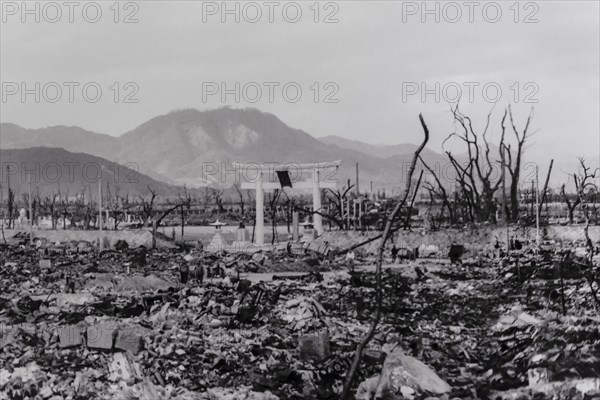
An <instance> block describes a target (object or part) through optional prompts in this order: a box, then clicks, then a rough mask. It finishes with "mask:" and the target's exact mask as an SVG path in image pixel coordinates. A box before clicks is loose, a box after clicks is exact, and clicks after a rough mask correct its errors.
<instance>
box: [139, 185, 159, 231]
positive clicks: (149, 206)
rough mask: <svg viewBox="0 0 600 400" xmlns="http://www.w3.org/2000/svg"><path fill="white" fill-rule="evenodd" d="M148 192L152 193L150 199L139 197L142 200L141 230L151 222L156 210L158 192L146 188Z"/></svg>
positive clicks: (148, 187)
mask: <svg viewBox="0 0 600 400" xmlns="http://www.w3.org/2000/svg"><path fill="white" fill-rule="evenodd" d="M146 188H147V189H148V192H150V199H147V198H146V197H143V196H142V195H139V198H140V206H141V207H142V224H141V226H140V229H142V228H144V227H146V224H147V223H148V221H149V220H150V217H151V216H152V211H153V209H154V200H156V192H155V191H154V190H152V188H151V187H150V186H146Z"/></svg>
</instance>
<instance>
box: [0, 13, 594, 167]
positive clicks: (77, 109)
mask: <svg viewBox="0 0 600 400" xmlns="http://www.w3.org/2000/svg"><path fill="white" fill-rule="evenodd" d="M43 4H44V3H39V4H38V5H37V6H36V3H34V2H31V3H28V7H29V9H31V10H34V12H33V14H23V9H22V6H21V2H2V26H1V57H0V59H1V62H0V71H1V80H2V84H3V87H2V90H3V93H2V96H3V98H2V104H1V107H2V110H1V120H2V122H13V123H16V124H19V125H22V126H24V127H27V128H38V127H45V126H51V125H77V126H80V127H83V128H85V129H88V130H92V131H95V132H100V133H106V134H110V135H120V134H123V133H125V132H127V131H129V130H131V129H134V128H135V127H136V126H138V125H139V124H141V123H143V122H145V121H146V120H148V119H150V118H152V117H155V116H157V115H161V114H165V113H167V112H169V111H171V110H174V109H181V108H197V109H212V108H216V107H220V106H223V105H231V106H232V107H255V108H258V109H260V110H263V111H267V112H271V113H273V114H275V115H277V116H278V117H279V118H281V119H282V120H283V121H284V122H285V123H287V124H288V125H290V126H292V127H295V128H300V129H303V130H305V131H306V132H308V133H310V134H311V135H313V136H325V135H339V136H343V137H346V138H350V139H358V140H364V141H367V142H370V143H381V144H397V143H403V142H418V141H419V140H420V139H421V131H420V126H419V123H418V113H420V112H422V113H423V114H424V116H425V119H426V121H427V122H428V124H429V125H430V129H431V133H432V143H431V148H432V149H434V150H439V148H440V143H441V142H442V140H443V139H444V138H445V137H446V136H447V135H448V133H450V132H451V131H452V129H453V124H452V119H451V117H450V114H449V105H448V103H447V101H452V100H453V99H455V97H456V87H460V88H462V90H463V92H462V100H461V104H462V105H463V109H464V110H465V112H466V113H468V114H469V115H472V116H473V119H474V121H475V124H476V127H483V123H484V122H485V115H486V114H487V113H488V112H489V110H490V109H491V108H492V106H493V105H494V100H497V102H496V103H495V104H496V105H495V109H494V116H495V117H496V118H495V119H494V120H493V125H492V129H493V131H492V134H498V132H499V119H500V118H501V115H502V113H503V110H504V108H505V107H506V106H507V105H508V104H509V103H513V106H512V107H513V110H514V111H515V114H516V116H517V124H518V125H519V126H522V125H523V124H524V121H525V118H526V115H527V114H528V113H529V112H530V110H531V107H532V106H533V107H534V108H535V117H534V120H533V124H532V130H535V131H536V134H535V136H534V138H533V139H532V142H531V143H532V144H533V146H531V152H530V154H532V155H535V157H536V158H538V159H542V160H543V159H544V158H550V156H551V155H554V154H557V155H558V154H562V155H563V156H564V155H566V154H571V155H576V154H585V155H587V156H597V155H598V153H599V152H600V142H599V141H600V138H599V132H600V126H599V110H600V104H599V103H600V99H599V97H600V56H599V52H600V43H599V40H600V39H599V38H600V31H599V26H600V22H599V18H600V9H599V4H600V3H599V2H598V1H578V2H577V1H538V2H520V3H518V4H517V6H516V7H515V5H514V2H512V1H506V2H505V1H502V2H497V3H493V4H490V3H486V2H482V3H474V5H473V6H469V5H465V3H464V2H462V1H461V2H457V3H453V5H452V6H445V3H436V2H428V3H427V5H428V8H429V9H430V10H434V11H433V13H430V14H425V13H424V11H425V10H423V8H422V2H400V1H396V2H393V1H337V2H329V3H326V2H321V3H319V5H318V7H315V5H314V2H313V1H304V2H297V3H293V4H291V5H290V4H288V3H286V2H273V5H272V6H271V5H268V4H266V3H265V2H256V3H253V4H252V6H246V7H245V8H244V5H245V3H236V2H233V1H229V2H227V4H228V7H229V8H230V9H234V7H236V4H237V7H239V14H238V16H239V18H240V21H239V22H236V21H235V17H236V15H235V13H234V14H225V15H223V13H222V11H223V9H222V3H221V2H199V1H198V2H192V1H180V2H177V1H169V2H166V1H164V2H163V1H151V2H150V1H144V2H141V1H140V2H137V3H128V4H126V3H121V4H120V7H119V13H118V15H117V14H116V12H115V11H116V9H115V8H114V6H112V5H113V2H112V1H110V2H98V3H97V4H99V8H100V9H101V11H102V15H101V17H99V18H96V8H95V5H91V6H89V5H88V6H87V8H85V11H84V9H83V8H84V5H85V3H79V4H78V5H77V6H75V7H74V8H73V9H72V10H70V9H69V8H68V7H67V6H64V5H62V4H63V3H62V2H58V3H54V4H58V6H59V7H54V6H47V7H46V8H43ZM111 6H112V7H113V8H111ZM297 6H298V7H297ZM35 7H38V10H39V15H38V17H39V19H40V21H39V22H36V21H35V18H36V15H35ZM284 7H285V9H284ZM435 7H438V10H439V13H437V15H436V12H435ZM470 7H472V8H470ZM58 9H60V11H61V13H62V15H61V16H60V17H59V16H58V14H57V10H58ZM298 9H300V10H301V12H302V15H301V16H300V17H299V21H298V22H296V23H293V22H292V21H293V20H295V19H297V18H296V15H297V14H296V13H297V10H298ZM317 9H318V11H319V12H318V15H317V13H316V10H317ZM257 10H260V12H261V13H262V16H261V17H260V18H258V17H257ZM498 10H500V11H501V15H498V14H497V12H498ZM69 11H72V18H73V22H72V23H71V22H69V18H70V16H69ZM458 12H460V13H461V15H459V14H458ZM269 14H271V15H269ZM436 17H437V18H439V22H436ZM115 18H116V19H117V20H118V22H117V23H115V21H114V19H115ZM223 18H225V22H223V21H222V19H223ZM270 18H272V19H273V22H270V21H269V19H270ZM315 18H316V19H317V22H315ZM423 18H424V19H425V21H424V22H423ZM23 19H25V21H24V22H23ZM94 19H99V21H98V22H96V23H92V22H89V21H93V20H94ZM125 19H129V20H136V19H137V21H138V22H134V23H124V20H125ZM256 19H259V20H258V22H255V23H252V21H253V20H256ZM470 19H472V20H473V21H472V22H471V21H470ZM515 19H516V22H515ZM52 20H58V22H56V23H52V22H51V21H52ZM325 20H327V21H329V22H330V23H325ZM336 20H337V22H336ZM452 21H455V22H452ZM494 21H496V22H494ZM526 21H527V22H528V23H527V22H526ZM36 82H40V89H39V92H38V93H39V94H40V97H41V98H40V102H39V103H36V102H35V95H34V94H28V95H26V96H25V102H23V99H22V98H21V94H22V93H21V90H22V89H23V87H22V85H21V84H22V83H25V85H26V87H27V88H28V89H32V90H33V91H34V92H35V90H36V89H35V83H36ZM49 82H56V83H57V84H50V85H48V83H49ZM65 82H76V83H77V84H78V85H79V86H72V87H73V102H72V103H71V102H70V101H69V86H67V85H68V84H65ZM115 82H117V83H118V86H119V91H118V93H117V91H116V87H115V86H113V84H114V83H115ZM129 82H131V83H133V84H129V85H128V86H127V83H129ZM211 82H214V83H216V86H215V85H214V84H213V83H211ZM236 82H239V84H240V90H239V91H238V94H239V96H240V99H239V102H237V101H236V99H235V95H234V93H229V94H227V96H226V98H225V101H224V102H223V101H222V99H221V93H220V92H217V93H214V92H215V91H217V90H219V91H220V88H218V86H220V85H221V83H224V85H226V87H227V88H229V89H231V90H232V91H233V92H235V83H236ZM253 82H254V83H253ZM268 82H276V83H278V86H272V87H273V98H272V100H273V101H272V102H271V101H270V100H271V99H269V86H267V85H269V83H268ZM315 82H316V85H315ZM265 83H266V84H265ZM436 83H437V84H438V85H439V86H438V88H439V91H437V95H439V99H436ZM86 84H88V86H87V90H88V92H87V95H88V98H87V99H86V98H84V94H83V93H82V87H83V86H84V85H86ZM286 84H288V85H287V92H286V93H283V86H284V85H286ZM270 85H275V84H270ZM56 86H60V87H62V94H61V95H60V97H58V95H57V92H56ZM244 86H246V91H245V92H244V91H243V87H244ZM257 86H260V87H261V88H262V94H260V95H258V93H257V92H256V87H257ZM484 86H485V87H486V88H487V93H484V90H483V87H484ZM44 87H46V89H45V91H44V89H43V88H44ZM97 87H100V89H101V90H102V96H101V97H100V98H99V100H98V101H97V102H96V103H92V102H91V101H92V100H94V97H95V90H96V88H97ZM298 87H299V88H300V89H301V90H302V95H301V96H300V97H299V100H298V101H297V102H293V100H295V98H296V97H297V96H296V89H297V88H298ZM469 87H471V88H472V93H469ZM215 88H217V89H215ZM317 88H318V91H317V90H316V89H317ZM423 88H425V89H428V90H430V93H429V94H427V95H426V96H425V98H424V99H423V98H422V96H421V94H422V93H421V90H422V89H423ZM444 88H445V90H444ZM497 88H500V89H501V91H502V93H501V95H498V94H497V92H496V90H497ZM16 90H17V92H15V91H16ZM286 94H287V96H288V97H285V95H286ZM115 96H116V100H117V103H115ZM315 96H317V98H316V100H317V101H316V102H315ZM57 97H58V99H57ZM256 99H257V100H258V101H256V102H252V101H253V100H256ZM52 100H54V101H56V102H55V103H51V102H50V101H52ZM126 100H137V101H138V102H137V103H128V102H126ZM326 100H334V101H335V100H337V103H331V102H326ZM423 100H424V101H423ZM531 101H537V103H532V102H531Z"/></svg>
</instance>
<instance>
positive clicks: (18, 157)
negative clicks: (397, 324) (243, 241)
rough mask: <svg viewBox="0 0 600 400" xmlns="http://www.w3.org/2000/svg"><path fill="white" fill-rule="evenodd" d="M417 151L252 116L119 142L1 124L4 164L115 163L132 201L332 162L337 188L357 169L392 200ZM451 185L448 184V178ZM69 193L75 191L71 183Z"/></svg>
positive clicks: (175, 115)
mask: <svg viewBox="0 0 600 400" xmlns="http://www.w3.org/2000/svg"><path fill="white" fill-rule="evenodd" d="M421 135H422V133H421V132H413V133H411V136H412V137H415V138H418V139H420V138H421V137H422V136H421ZM416 147H417V146H416V145H414V144H407V143H405V144H399V145H393V146H384V145H379V146H378V145H372V144H368V143H365V142H362V141H356V140H349V139H345V138H342V137H339V136H326V137H322V138H315V137H313V136H311V135H309V134H308V133H306V132H304V131H303V130H301V129H296V128H292V127H290V126H288V125H286V124H285V123H284V122H283V121H281V120H280V119H279V118H277V117H276V116H274V115H273V114H269V113H265V112H261V111H259V110H256V109H252V108H245V109H232V108H229V107H224V108H220V109H216V110H209V111H199V110H195V109H185V110H176V111H172V112H170V113H168V114H164V115H160V116H157V117H155V118H152V119H150V120H148V121H146V122H144V123H143V124H141V125H139V126H138V127H136V128H135V129H133V130H131V131H129V132H125V133H124V134H122V135H120V136H111V135H106V134H101V133H96V132H91V131H87V130H85V129H82V128H80V127H73V126H53V127H48V128H41V129H26V128H23V127H21V126H18V125H15V124H11V123H2V124H0V149H2V153H1V155H2V160H1V162H2V163H5V162H9V161H10V162H23V161H27V160H29V161H32V160H35V161H37V162H38V163H40V165H42V168H43V165H45V164H44V163H46V164H47V163H50V162H52V160H59V161H62V162H64V160H73V162H77V163H80V164H81V165H84V164H85V163H86V160H87V158H88V157H89V160H88V161H87V162H93V163H97V164H98V165H103V166H105V169H108V168H109V167H110V166H113V169H114V165H115V163H118V164H119V165H122V166H126V167H128V168H129V172H130V173H131V170H134V171H136V174H137V175H136V176H138V178H139V179H138V182H137V183H135V184H133V183H131V182H123V181H122V180H121V185H120V189H121V190H125V187H126V186H130V187H131V188H130V190H131V192H132V193H140V192H141V193H143V192H146V190H147V186H151V187H153V189H156V190H158V191H159V192H161V193H167V192H169V191H171V192H172V191H178V190H181V188H182V186H183V185H186V186H187V187H188V188H194V187H202V186H206V185H217V186H222V187H228V186H231V184H232V183H233V178H232V175H233V174H232V173H231V171H232V169H233V167H232V163H233V162H236V161H237V162H254V163H257V162H263V163H264V162H273V163H312V162H319V161H332V160H342V165H341V167H340V169H339V171H338V172H337V174H336V175H335V179H337V181H338V185H339V186H340V187H342V186H345V185H346V182H347V180H348V179H350V180H351V181H352V183H353V184H354V181H355V165H356V163H358V164H359V169H360V179H359V182H360V188H361V190H368V189H369V186H370V185H371V182H372V185H373V187H374V189H375V190H378V189H380V188H386V190H388V191H395V192H397V191H398V190H399V189H400V188H401V187H403V182H402V177H403V173H405V172H406V171H407V166H408V165H409V164H410V161H411V159H412V155H413V152H414V150H415V148H416ZM42 148H50V149H47V150H44V149H42ZM25 149H28V150H27V151H25ZM422 156H423V158H424V159H425V160H426V162H427V163H428V164H429V165H430V166H432V167H436V166H437V168H436V169H437V170H438V172H439V171H440V170H442V169H444V168H445V167H447V166H448V161H447V158H446V156H445V155H442V154H440V153H436V152H435V151H433V150H430V149H427V148H426V149H425V150H424V152H423V153H422ZM460 158H461V159H462V158H464V156H463V157H460ZM445 170H446V171H449V170H451V168H446V169H445ZM213 171H216V172H215V173H212V172H213ZM221 172H222V173H221ZM105 173H107V172H105ZM42 178H44V177H43V176H42ZM113 178H114V176H113V177H108V178H107V179H108V180H109V181H110V180H112V179H113ZM119 178H122V176H120V177H119ZM448 178H449V179H448V181H450V180H451V177H448ZM3 180H4V177H3ZM84 180H85V179H84ZM46 183H48V184H50V185H54V186H55V185H56V184H55V183H53V182H46ZM77 184H79V186H81V184H80V183H77ZM70 185H72V186H76V184H75V183H70ZM72 189H73V190H74V189H75V187H73V188H72Z"/></svg>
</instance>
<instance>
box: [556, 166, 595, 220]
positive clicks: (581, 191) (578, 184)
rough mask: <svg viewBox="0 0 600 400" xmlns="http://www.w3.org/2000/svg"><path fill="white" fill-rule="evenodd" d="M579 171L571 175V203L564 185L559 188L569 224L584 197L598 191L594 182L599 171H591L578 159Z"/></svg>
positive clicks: (585, 211)
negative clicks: (572, 185) (572, 193)
mask: <svg viewBox="0 0 600 400" xmlns="http://www.w3.org/2000/svg"><path fill="white" fill-rule="evenodd" d="M579 165H580V167H581V168H580V171H579V172H578V173H577V172H576V173H573V181H574V182H575V196H574V198H573V200H572V201H571V200H570V199H569V197H570V196H569V194H567V193H566V191H565V184H564V183H563V184H562V186H561V188H560V194H561V196H562V198H563V200H564V202H565V204H566V206H567V212H568V215H569V223H571V224H572V223H573V222H574V214H575V209H576V208H577V206H578V205H579V204H581V203H582V202H584V200H585V198H586V196H587V195H588V194H590V193H593V192H595V191H597V190H598V187H597V185H596V183H595V180H596V179H598V176H597V175H598V173H599V169H598V168H596V169H595V170H593V171H592V170H591V168H590V167H588V166H586V165H585V160H584V159H583V158H579ZM587 211H588V209H587V204H586V205H585V210H584V213H585V214H587Z"/></svg>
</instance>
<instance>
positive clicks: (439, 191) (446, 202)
mask: <svg viewBox="0 0 600 400" xmlns="http://www.w3.org/2000/svg"><path fill="white" fill-rule="evenodd" d="M419 160H421V163H422V164H423V166H424V167H425V168H426V169H427V171H429V173H430V174H431V175H432V176H433V179H434V180H435V183H436V186H437V189H436V188H434V187H433V185H431V183H429V182H426V183H425V189H426V190H427V191H428V192H429V195H430V196H431V195H436V196H438V197H440V198H441V199H442V204H443V205H444V207H446V209H447V210H448V216H449V218H450V223H451V224H452V223H454V222H455V217H454V210H453V209H452V205H451V204H450V200H449V199H448V192H447V191H446V188H444V185H442V183H441V182H440V179H439V177H438V176H437V175H436V173H435V172H434V171H433V169H431V168H430V167H429V165H427V163H426V162H425V160H423V157H421V156H420V155H419Z"/></svg>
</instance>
